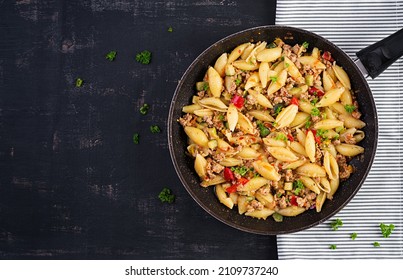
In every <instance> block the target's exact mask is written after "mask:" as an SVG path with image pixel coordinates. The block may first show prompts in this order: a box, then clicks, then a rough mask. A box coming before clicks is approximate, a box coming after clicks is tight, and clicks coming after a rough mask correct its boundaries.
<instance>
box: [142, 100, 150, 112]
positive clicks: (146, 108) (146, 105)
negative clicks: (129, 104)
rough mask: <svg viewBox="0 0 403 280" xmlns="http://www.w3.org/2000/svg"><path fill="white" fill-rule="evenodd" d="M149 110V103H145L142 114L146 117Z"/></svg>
mask: <svg viewBox="0 0 403 280" xmlns="http://www.w3.org/2000/svg"><path fill="white" fill-rule="evenodd" d="M148 109H150V106H149V105H148V104H147V103H144V104H143V106H141V107H140V114H142V115H146V114H147V112H148Z"/></svg>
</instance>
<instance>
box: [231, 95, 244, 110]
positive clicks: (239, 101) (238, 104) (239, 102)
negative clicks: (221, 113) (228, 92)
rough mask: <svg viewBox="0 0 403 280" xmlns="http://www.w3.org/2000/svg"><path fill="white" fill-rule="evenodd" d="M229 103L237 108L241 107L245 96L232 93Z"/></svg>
mask: <svg viewBox="0 0 403 280" xmlns="http://www.w3.org/2000/svg"><path fill="white" fill-rule="evenodd" d="M231 103H232V104H234V106H235V107H237V108H238V109H241V108H242V107H243V104H244V103H245V98H243V97H242V96H240V95H234V97H232V100H231Z"/></svg>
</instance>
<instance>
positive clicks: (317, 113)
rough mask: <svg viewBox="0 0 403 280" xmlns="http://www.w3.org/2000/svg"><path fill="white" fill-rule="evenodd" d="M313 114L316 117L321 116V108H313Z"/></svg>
mask: <svg viewBox="0 0 403 280" xmlns="http://www.w3.org/2000/svg"><path fill="white" fill-rule="evenodd" d="M311 115H312V116H315V117H319V115H320V111H319V109H318V108H316V107H315V108H312V110H311Z"/></svg>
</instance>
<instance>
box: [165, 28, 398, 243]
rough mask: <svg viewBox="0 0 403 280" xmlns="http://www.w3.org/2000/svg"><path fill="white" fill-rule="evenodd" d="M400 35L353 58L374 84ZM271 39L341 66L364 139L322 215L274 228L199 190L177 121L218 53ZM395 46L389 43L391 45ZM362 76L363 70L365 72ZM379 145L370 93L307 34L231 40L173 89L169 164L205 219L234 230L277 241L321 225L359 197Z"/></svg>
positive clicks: (280, 32)
mask: <svg viewBox="0 0 403 280" xmlns="http://www.w3.org/2000/svg"><path fill="white" fill-rule="evenodd" d="M402 31H403V30H400V31H399V32H397V33H395V34H393V35H392V36H390V37H388V38H386V39H384V40H382V41H381V42H378V43H376V44H374V45H372V46H370V47H368V48H366V49H364V50H362V51H360V52H359V53H357V56H358V57H359V58H360V60H361V62H362V64H361V65H360V66H363V65H364V66H365V68H366V71H367V73H368V74H369V75H370V76H371V77H372V78H375V77H376V76H377V75H379V74H380V73H381V72H382V71H383V70H385V69H386V68H387V67H388V66H389V65H391V64H392V63H393V62H394V61H395V60H396V59H397V58H399V57H400V56H401V55H402V53H401V52H400V53H399V52H395V51H394V48H389V47H388V46H391V45H394V44H396V43H398V44H399V45H402V44H403V32H402ZM275 38H281V39H283V41H284V42H286V43H287V44H289V45H294V44H297V43H299V44H301V43H302V42H305V41H306V42H309V45H310V46H315V47H318V48H319V49H320V50H323V51H330V52H331V54H332V57H333V58H334V59H335V60H336V61H337V64H338V65H340V66H342V67H343V68H344V69H345V70H346V72H347V74H348V75H349V77H350V80H351V84H352V90H353V91H354V94H355V96H356V97H357V101H358V102H359V109H360V111H361V113H362V118H361V119H362V120H363V121H364V122H365V123H366V124H367V125H366V127H365V128H364V129H363V130H364V132H365V135H366V137H365V139H364V140H363V141H362V142H360V145H361V146H363V147H364V148H365V152H364V154H363V155H362V156H361V157H359V158H355V159H353V160H352V161H351V162H350V163H351V164H352V165H353V166H354V167H355V169H356V172H354V173H353V174H352V175H351V176H350V178H349V179H348V180H347V181H345V182H341V185H340V187H339V189H338V190H337V192H336V194H335V195H334V198H333V200H331V201H330V200H327V201H326V202H325V204H324V205H323V208H322V211H321V212H320V213H317V212H316V211H315V210H311V211H305V212H304V213H303V214H301V215H299V216H296V217H284V220H283V222H281V223H278V222H275V221H274V220H273V219H271V218H268V219H267V220H258V219H254V218H251V217H247V216H245V215H239V214H238V211H237V209H233V210H231V209H228V208H227V207H226V206H224V205H222V204H221V203H220V202H219V201H218V199H217V198H216V196H215V194H214V190H213V188H203V187H201V186H200V179H199V177H198V176H197V174H196V172H195V171H194V168H193V159H192V158H190V157H189V156H187V155H186V154H185V151H186V146H187V136H186V134H185V132H184V131H183V128H182V127H181V125H180V124H179V123H178V122H177V120H178V119H179V118H180V117H181V116H182V114H183V113H182V107H183V106H185V105H188V104H190V102H191V97H192V96H193V95H195V94H196V89H195V84H196V82H198V81H201V80H202V79H203V76H204V75H205V73H206V71H207V68H208V66H209V65H214V62H215V60H216V59H217V58H218V57H219V56H220V55H221V54H222V53H223V52H228V53H229V52H230V51H231V50H232V49H234V48H235V47H236V46H238V45H240V44H242V43H245V42H248V41H254V42H258V41H267V42H271V41H273V40H274V39H275ZM393 41H394V42H393ZM364 70H365V69H364ZM377 139H378V118H377V114H376V108H375V103H374V99H373V97H372V93H371V90H370V88H369V86H368V84H367V81H366V80H365V78H364V76H363V74H362V73H361V71H360V69H359V68H358V67H357V65H356V64H355V63H354V62H353V61H352V60H351V58H350V57H349V56H348V55H347V54H346V53H344V51H342V50H341V49H340V48H338V47H337V46H336V45H334V44H332V43H331V42H329V41H328V40H326V39H324V38H322V37H321V36H318V35H316V34H314V33H312V32H308V31H306V30H302V29H298V28H294V27H287V26H262V27H256V28H252V29H248V30H245V31H241V32H238V33H235V34H233V35H230V36H228V37H226V38H224V39H222V40H220V41H218V42H217V43H215V44H214V45H212V46H211V47H209V48H208V49H206V50H205V51H204V52H203V53H202V54H201V55H199V57H197V58H196V60H195V61H194V62H193V63H192V64H191V65H190V66H189V68H188V69H187V70H186V72H185V73H184V75H183V77H182V79H181V80H180V81H179V84H178V86H177V88H176V91H175V94H174V96H173V99H172V103H171V107H170V110H169V117H168V143H169V150H170V154H171V158H172V161H173V164H174V167H175V170H176V172H177V174H178V176H179V178H180V180H181V181H182V183H183V185H184V186H185V188H186V190H187V191H188V192H189V194H190V195H191V196H192V197H193V199H194V200H195V201H196V202H197V203H198V204H199V205H200V206H201V207H202V208H203V209H204V210H206V211H207V212H208V213H209V214H211V215H212V216H214V217H215V218H217V219H218V220H220V221H222V222H224V223H225V224H227V225H230V226H232V227H235V228H237V229H240V230H243V231H246V232H251V233H256V234H266V235H277V234H284V233H292V232H296V231H300V230H303V229H306V228H309V227H312V226H315V225H317V224H319V223H322V222H324V221H325V220H327V219H329V218H330V217H331V216H333V215H335V214H336V213H337V212H338V211H340V210H341V209H342V208H343V207H344V206H345V205H346V204H347V203H348V202H349V201H350V200H351V199H352V198H353V197H354V195H355V194H356V193H357V192H358V190H359V189H360V187H361V185H362V184H363V182H364V180H365V178H366V176H367V174H368V172H369V170H370V168H371V165H372V162H373V160H374V157H375V152H376V146H377Z"/></svg>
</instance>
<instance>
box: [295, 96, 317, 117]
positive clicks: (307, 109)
mask: <svg viewBox="0 0 403 280" xmlns="http://www.w3.org/2000/svg"><path fill="white" fill-rule="evenodd" d="M298 106H299V108H300V109H301V111H303V112H304V113H306V114H308V116H310V115H311V112H312V109H313V108H315V106H313V105H312V104H311V103H309V102H306V101H303V100H300V101H299V105H298Z"/></svg>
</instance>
